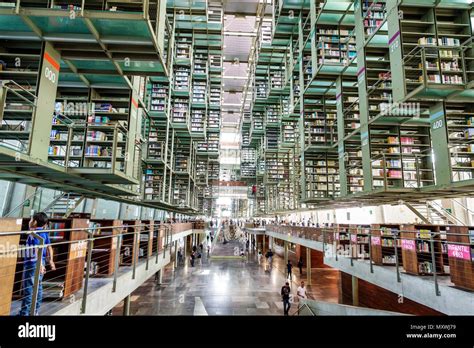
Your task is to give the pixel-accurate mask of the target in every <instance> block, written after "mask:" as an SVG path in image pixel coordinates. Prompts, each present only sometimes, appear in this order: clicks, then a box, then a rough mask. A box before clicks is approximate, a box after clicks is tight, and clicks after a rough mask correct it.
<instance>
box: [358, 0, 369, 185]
mask: <svg viewBox="0 0 474 348" xmlns="http://www.w3.org/2000/svg"><path fill="white" fill-rule="evenodd" d="M361 2H362V1H361V0H357V1H356V2H355V4H354V17H355V33H356V48H357V57H361V58H363V57H365V32H364V21H363V18H362V4H361ZM365 69H366V68H365V59H357V82H358V86H359V114H360V134H361V142H362V144H361V145H362V146H361V148H362V170H363V172H364V191H365V192H368V191H371V190H372V164H371V161H370V142H369V124H368V122H369V104H368V99H367V79H366V78H365V76H366V71H365Z"/></svg>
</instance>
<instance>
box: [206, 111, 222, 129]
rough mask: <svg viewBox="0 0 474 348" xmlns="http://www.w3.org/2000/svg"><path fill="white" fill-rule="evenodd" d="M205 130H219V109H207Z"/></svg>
mask: <svg viewBox="0 0 474 348" xmlns="http://www.w3.org/2000/svg"><path fill="white" fill-rule="evenodd" d="M207 115H208V116H207V131H208V132H219V131H220V128H221V112H220V110H217V109H216V110H214V109H208V110H207Z"/></svg>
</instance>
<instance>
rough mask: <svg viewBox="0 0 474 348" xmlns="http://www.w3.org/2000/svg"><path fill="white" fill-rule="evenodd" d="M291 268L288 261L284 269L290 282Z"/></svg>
mask: <svg viewBox="0 0 474 348" xmlns="http://www.w3.org/2000/svg"><path fill="white" fill-rule="evenodd" d="M292 268H293V265H292V264H291V261H290V260H288V263H287V264H286V269H287V273H288V274H287V276H288V278H289V279H290V280H291V279H292V277H291V269H292Z"/></svg>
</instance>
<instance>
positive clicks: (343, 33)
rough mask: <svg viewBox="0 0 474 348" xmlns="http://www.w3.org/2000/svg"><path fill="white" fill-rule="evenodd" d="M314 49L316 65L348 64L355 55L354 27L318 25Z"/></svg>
mask: <svg viewBox="0 0 474 348" xmlns="http://www.w3.org/2000/svg"><path fill="white" fill-rule="evenodd" d="M316 48H317V62H318V65H323V64H336V65H339V64H343V65H344V64H347V63H349V61H350V60H351V59H352V58H354V57H355V56H356V55H357V50H356V42H355V35H354V27H353V26H344V25H340V26H336V25H319V26H318V30H317V31H316Z"/></svg>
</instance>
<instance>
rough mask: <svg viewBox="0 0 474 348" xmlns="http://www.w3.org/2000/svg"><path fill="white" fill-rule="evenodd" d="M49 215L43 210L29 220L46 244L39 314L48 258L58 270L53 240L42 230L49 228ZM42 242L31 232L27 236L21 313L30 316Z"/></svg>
mask: <svg viewBox="0 0 474 348" xmlns="http://www.w3.org/2000/svg"><path fill="white" fill-rule="evenodd" d="M48 222H49V221H48V215H46V213H43V212H39V213H36V214H34V215H33V217H32V218H31V220H30V222H29V227H30V230H31V231H35V233H36V234H37V235H38V236H40V237H41V238H42V239H43V243H44V244H43V245H44V246H45V247H44V248H43V249H42V251H41V256H40V257H41V265H40V275H39V283H38V293H37V297H36V308H35V315H38V313H39V310H40V307H41V303H42V301H43V277H44V274H45V273H46V258H47V259H48V262H49V266H50V268H51V270H52V271H54V270H56V266H55V264H54V261H53V256H54V255H53V248H52V247H51V241H50V239H49V233H48V232H42V231H43V230H45V229H47V225H48ZM39 244H40V241H39V240H38V238H36V237H35V236H33V235H32V234H29V235H28V237H27V238H26V246H27V247H29V249H27V250H26V252H25V258H24V263H23V299H22V301H21V309H20V313H19V315H22V316H28V315H30V312H31V303H32V302H33V286H34V283H35V272H36V263H37V260H38V254H39V251H38V249H37V248H36V246H38V245H39Z"/></svg>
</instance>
